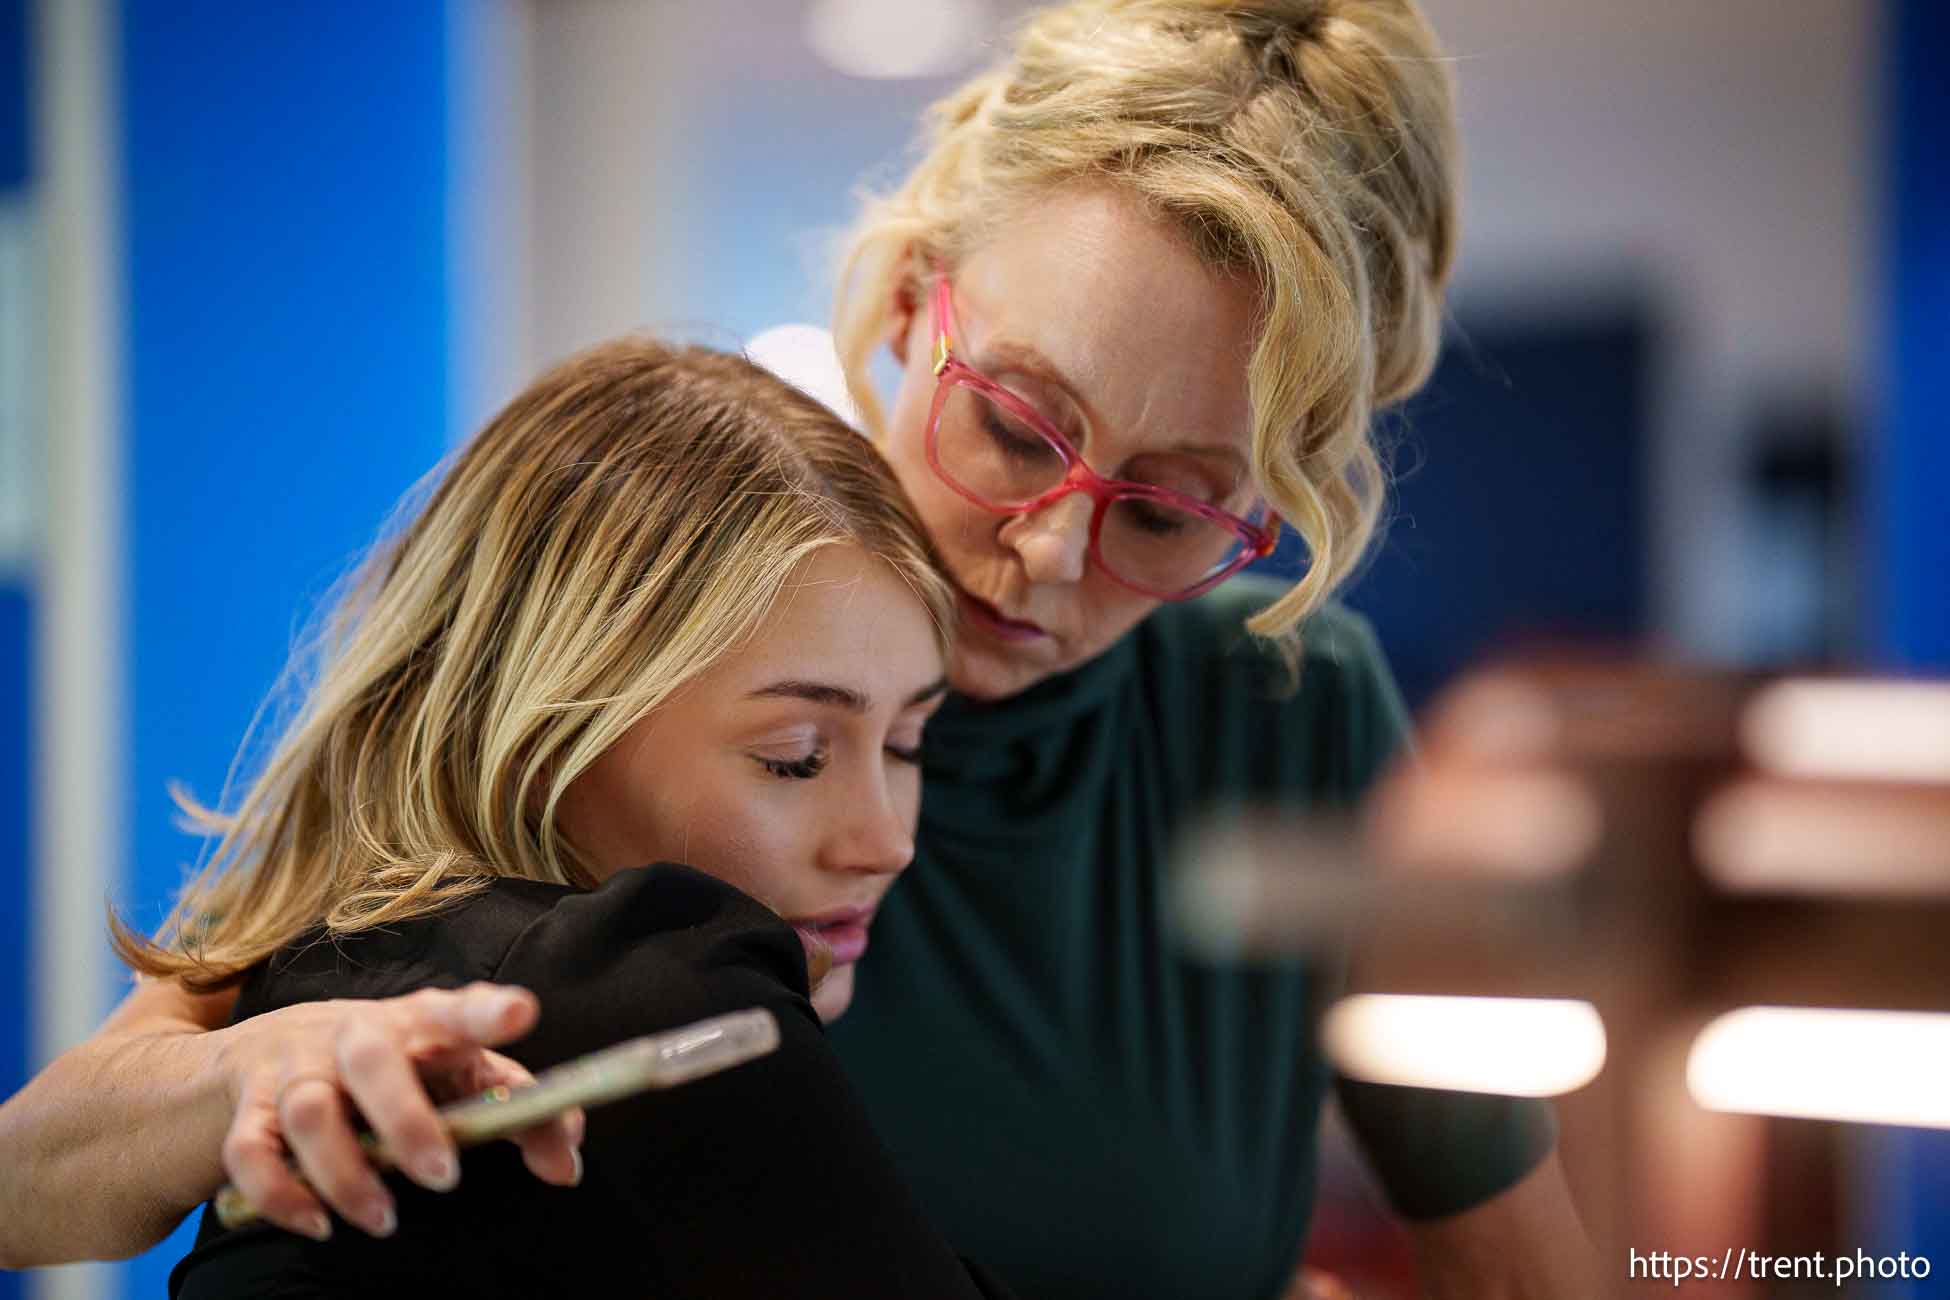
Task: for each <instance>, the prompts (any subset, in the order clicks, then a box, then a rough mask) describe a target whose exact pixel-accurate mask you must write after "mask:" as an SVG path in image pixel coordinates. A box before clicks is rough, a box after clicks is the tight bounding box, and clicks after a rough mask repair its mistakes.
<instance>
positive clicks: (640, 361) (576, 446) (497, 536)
mask: <svg viewBox="0 0 1950 1300" xmlns="http://www.w3.org/2000/svg"><path fill="white" fill-rule="evenodd" d="M837 544H849V545H854V546H858V547H861V548H862V549H863V550H865V551H866V552H868V553H869V554H871V555H873V556H875V557H877V558H879V559H881V560H882V561H884V562H885V563H887V564H888V565H889V566H890V567H891V568H892V569H893V570H894V572H895V573H896V574H897V575H898V576H899V577H900V578H902V579H903V580H904V581H905V582H906V583H907V584H908V586H909V587H910V588H911V589H912V590H913V591H914V593H915V595H916V597H917V599H919V600H920V601H921V602H922V603H923V605H925V606H926V608H927V609H928V611H929V613H930V614H931V616H932V617H933V619H934V623H935V626H936V629H937V632H938V634H939V635H940V637H941V644H942V649H943V653H944V655H945V653H946V652H947V638H948V636H949V635H950V629H952V627H953V595H952V588H950V586H949V585H948V583H947V580H946V578H945V577H943V576H942V572H941V570H940V568H939V566H938V563H937V561H936V560H935V557H934V554H933V551H932V549H931V547H930V545H929V543H928V541H927V536H926V533H925V532H924V530H923V529H922V527H921V525H920V523H919V521H918V519H916V517H915V516H914V515H913V513H912V512H911V510H910V509H909V507H908V506H907V504H906V499H905V497H904V496H903V495H902V493H901V491H900V487H899V484H898V483H897V481H896V480H895V479H894V476H893V474H892V472H891V471H890V470H889V469H888V468H887V467H886V465H885V463H884V462H883V461H882V460H881V459H880V456H879V454H878V453H877V452H876V451H875V449H874V448H873V446H872V444H871V443H869V442H868V441H867V440H866V439H864V438H862V437H861V436H860V435H859V434H858V433H856V432H855V431H853V430H852V429H851V428H849V427H847V425H846V424H844V423H843V422H842V421H841V420H840V419H839V417H837V416H836V415H834V414H833V413H832V412H830V411H828V410H827V409H826V408H825V407H824V406H822V405H820V404H819V403H818V402H817V401H815V400H813V399H812V398H811V397H808V396H806V395H805V394H803V393H801V392H799V391H797V390H796V389H793V388H791V387H789V386H788V385H787V384H785V383H784V382H783V381H782V380H779V379H777V378H776V377H774V376H772V375H771V374H769V373H767V372H766V371H764V370H762V369H760V368H759V367H758V366H756V365H755V364H753V363H752V362H750V361H748V360H747V359H745V358H743V357H736V356H728V355H725V354H722V353H717V352H712V351H709V350H706V349H702V348H695V347H673V346H668V345H665V344H663V343H659V342H655V341H652V340H648V339H626V340H620V341H617V342H613V343H608V344H605V345H602V346H599V347H596V348H593V349H591V350H589V351H587V352H585V353H582V354H581V355H579V356H576V357H574V358H572V359H570V360H569V361H567V362H564V363H563V364H561V365H559V366H557V367H556V368H554V369H553V370H551V371H549V372H548V373H547V374H545V375H544V376H542V378H540V379H539V380H537V381H536V382H535V383H534V384H533V385H532V386H530V387H529V388H528V389H527V390H526V391H525V392H523V393H522V394H521V395H520V396H518V397H516V398H515V399H514V401H512V402H511V403H510V404H509V405H508V406H507V407H506V408H505V409H504V410H503V411H502V412H501V413H500V414H499V415H497V416H496V417H495V418H494V420H493V421H492V422H490V423H489V424H488V425H487V427H486V428H485V429H483V430H482V431H481V433H480V434H479V435H478V436H476V437H475V438H474V439H473V440H472V441H471V442H470V443H469V444H468V445H467V446H466V447H464V448H463V449H462V450H461V451H459V452H458V453H457V455H456V456H455V457H454V458H453V459H452V461H451V463H450V464H449V465H448V466H447V467H446V469H445V471H444V473H443V474H441V475H440V477H439V479H438V483H437V486H435V487H434V488H433V490H432V492H431V495H430V497H429V498H428V499H427V502H426V504H425V506H424V507H423V508H422V509H420V510H419V511H417V512H416V513H414V514H413V515H411V517H410V519H409V521H408V522H407V524H406V525H405V526H404V528H403V529H400V530H398V531H397V532H396V533H395V534H394V535H393V536H391V537H389V538H385V539H382V541H381V542H380V543H379V544H378V545H377V546H376V547H375V548H374V549H373V550H372V551H371V553H370V554H369V555H368V557H367V558H366V560H365V562H364V564H363V565H362V566H361V568H360V569H359V570H358V572H357V573H356V574H354V575H353V577H352V579H351V581H350V583H349V585H348V586H347V587H346V588H345V590H344V592H343V595H342V596H341V597H340V598H339V599H338V600H337V602H336V603H335V604H334V605H333V606H331V608H330V609H329V612H328V613H327V614H326V616H325V618H324V620H323V623H322V626H321V627H320V628H319V631H318V633H317V634H316V635H315V636H314V637H313V638H312V640H311V643H310V644H309V645H308V646H307V647H305V648H304V649H302V650H301V651H300V653H299V654H298V655H297V656H295V657H294V660H293V664H292V666H291V667H290V668H288V669H287V671H286V675H285V678H284V679H283V682H282V683H281V686H282V688H283V689H285V690H287V691H289V690H294V689H298V690H302V684H301V683H302V681H303V680H304V679H305V678H306V677H308V676H309V677H311V678H314V679H315V685H313V686H312V687H311V688H310V690H309V691H308V692H307V693H306V695H305V699H304V704H303V707H302V709H301V710H300V712H299V713H298V714H297V716H296V717H295V718H294V719H293V721H292V722H291V724H290V726H289V727H288V728H287V729H286V730H285V731H284V733H283V735H282V736H281V738H280V739H279V740H278V741H277V743H276V745H275V747H274V748H273V749H272V750H271V752H270V753H269V755H268V758H267V759H266V761H265V763H264V765H263V768H262V770H261V771H260V772H259V774H258V775H257V776H256V778H255V780H254V781H253V782H252V783H251V784H250V786H249V788H248V790H247V792H246V793H245V794H244V796H243V798H242V800H241V801H240V802H239V803H238V805H237V806H236V808H235V810H234V811H232V812H228V813H224V812H219V811H216V810H213V809H209V808H205V807H202V806H200V805H198V804H197V803H195V802H194V801H193V800H191V799H190V798H189V797H188V796H187V795H185V794H182V793H180V792H179V793H178V794H177V798H178V802H179V803H180V804H181V805H182V807H183V810H184V812H185V813H186V814H187V816H188V818H189V819H190V821H191V823H192V825H193V826H194V827H196V828H198V829H200V830H202V831H203V832H204V833H205V834H207V835H210V836H212V837H214V838H215V841H216V843H215V847H214V849H213V850H212V851H211V852H210V854H209V856H208V858H207V860H206V861H205V863H204V865H203V866H202V868H201V869H200V870H199V871H198V872H197V873H196V874H195V875H194V876H193V878H192V879H191V880H190V882H189V883H188V884H187V885H186V887H185V888H184V890H183V891H182V893H181V894H180V895H179V897H178V898H177V900H176V903H175V906H174V908H173V909H172V910H171V912H170V913H169V916H168V918H167V919H166V921H165V922H164V925H163V927H162V930H161V932H160V934H159V936H158V939H157V940H156V941H154V942H151V941H149V940H146V939H144V938H143V937H142V936H140V935H139V934H136V933H135V932H133V931H132V930H130V929H129V928H128V927H127V926H126V925H124V924H123V923H122V922H121V921H120V920H119V919H118V918H115V917H114V916H113V915H111V917H110V927H111V931H112V942H113V944H114V947H115V950H116V952H117V954H118V955H119V956H121V957H122V959H123V960H124V961H125V962H127V963H128V964H129V965H130V966H132V967H133V968H135V969H136V970H137V971H138V972H141V973H143V974H146V975H152V976H174V977H178V978H181V979H182V980H183V982H184V983H185V984H186V985H187V986H189V987H191V988H195V989H210V988H217V987H222V986H224V985H227V984H231V983H234V982H235V981H236V980H237V979H238V978H240V977H241V975H242V973H243V972H244V971H245V970H246V969H248V968H249V967H250V966H252V965H254V964H255V963H257V962H258V961H261V960H263V959H264V958H265V957H267V956H268V955H269V954H270V953H272V952H274V951H276V950H277V949H278V948H280V947H282V946H283V945H285V944H287V943H290V942H292V941H293V940H295V939H296V938H298V937H299V936H300V935H302V934H304V933H305V932H307V931H308V930H311V929H314V928H316V927H319V926H321V925H322V926H323V927H324V930H325V932H326V934H327V935H328V936H330V935H338V934H346V933H350V932H353V931H358V930H363V929H368V928H371V927H373V926H378V925H385V924H389V923H394V922H399V921H404V920H407V919H410V918H412V917H417V916H422V915H426V914H428V913H430V912H433V911H437V910H439V909H440V908H443V907H445V906H448V905H450V904H452V903H454V902H456V901H458V900H460V899H462V898H465V897H467V896H469V895H470V894H472V893H475V892H477V891H478V890H480V889H481V888H483V887H484V886H485V884H486V883H487V881H488V880H489V879H491V878H492V877H495V876H518V877H522V878H525V879H530V880H540V881H549V882H553V883H557V884H567V885H574V886H580V887H588V886H591V885H593V884H594V883H595V877H594V876H593V874H592V872H591V870H590V867H589V864H588V863H587V862H586V861H585V860H584V858H583V856H582V855H581V854H580V853H579V852H578V851H577V849H576V847H575V846H574V845H573V844H572V843H570V842H569V841H568V839H567V838H566V837H565V836H564V835H563V833H562V831H561V829H560V828H559V827H558V825H557V823H556V810H557V808H558V806H559V804H560V802H561V799H562V796H563V793H564V791H565V790H566V789H567V788H568V786H569V784H570V783H571V782H573V781H574V780H575V779H576V777H577V776H578V775H579V774H581V773H582V772H583V771H584V770H585V769H586V768H588V767H589V765H590V764H591V763H593V762H594V761H595V760H596V758H597V757H598V756H600V755H601V754H602V753H603V752H604V751H605V750H606V749H608V748H609V747H610V746H611V745H612V744H614V743H615V742H616V740H617V739H618V738H619V737H621V736H622V735H623V733H624V732H625V731H627V730H628V729H629V728H630V727H631V726H632V725H633V724H634V723H635V722H637V721H638V720H639V719H641V718H642V717H644V716H645V715H646V714H648V713H649V712H650V711H651V710H652V709H655V708H656V707H657V706H658V705H659V704H660V703H662V702H663V701H664V700H666V699H668V698H669V697H670V696H671V694H672V693H674V692H675V691H677V690H679V689H681V688H682V687H683V686H684V685H685V684H686V683H688V682H690V681H692V680H694V679H695V678H697V677H698V676H699V675H700V674H702V673H704V672H705V671H707V670H708V669H709V668H710V667H711V666H712V665H713V664H715V663H716V662H718V661H719V660H720V659H721V658H722V657H723V656H724V655H725V654H726V653H728V652H729V651H730V650H732V649H734V648H735V647H737V646H738V645H740V644H741V643H743V642H745V641H746V640H747V639H748V638H749V637H751V636H752V635H753V634H754V633H755V632H756V631H757V630H758V629H759V627H760V626H761V624H762V623H763V621H764V619H765V617H766V614H767V612H768V611H769V610H770V609H771V607H772V605H773V602H774V601H775V599H776V597H777V596H778V593H779V592H780V590H781V589H782V588H783V587H784V585H785V583H786V582H787V580H788V578H789V576H790V575H791V573H792V572H793V570H794V569H795V568H796V567H797V566H798V565H799V564H800V563H801V562H802V561H803V560H805V559H806V558H807V557H808V556H809V555H811V554H813V553H814V552H815V551H817V550H819V549H820V548H822V547H826V546H832V545H837Z"/></svg>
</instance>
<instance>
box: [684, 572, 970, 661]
mask: <svg viewBox="0 0 1950 1300" xmlns="http://www.w3.org/2000/svg"><path fill="white" fill-rule="evenodd" d="M940 672H941V651H940V646H939V644H938V643H937V641H936V639H935V632H934V624H933V622H932V619H931V616H930V615H929V613H928V610H927V607H926V606H925V605H924V604H922V603H921V599H920V597H918V596H916V595H915V594H914V592H913V591H912V590H911V589H910V588H909V587H908V586H907V584H906V583H905V582H903V581H902V580H901V578H900V577H899V576H898V575H897V574H896V573H895V572H894V571H893V570H892V569H891V568H890V567H888V565H887V564H886V563H885V562H884V561H882V560H880V559H878V558H877V557H875V556H872V555H869V554H868V553H867V552H865V551H863V550H861V549H860V548H858V547H856V546H851V545H833V546H826V547H822V548H820V549H819V550H817V551H815V552H813V553H812V554H811V555H809V556H807V557H806V558H805V559H804V560H802V561H801V562H800V563H799V565H798V566H797V567H796V568H795V569H794V570H793V572H792V574H791V576H790V577H788V578H787V579H786V582H785V586H784V589H783V590H782V591H781V592H780V593H779V598H778V601H777V603H776V604H774V605H773V606H772V609H771V611H770V612H769V613H768V615H767V616H766V618H765V621H764V622H763V623H761V624H760V625H759V628H758V631H757V634H756V635H755V636H753V638H752V639H751V640H750V641H748V642H746V643H745V644H744V645H742V646H740V647H738V648H737V649H736V650H734V651H732V652H731V654H730V655H728V656H727V657H726V658H725V659H724V660H722V661H721V662H720V663H719V664H718V665H717V667H716V669H714V670H713V672H712V673H711V674H710V676H711V678H713V679H714V682H715V684H717V685H720V686H721V687H722V688H723V689H725V690H727V691H731V692H734V693H736V692H742V691H744V690H748V689H750V688H751V686H752V685H753V684H754V683H762V682H765V681H771V680H775V679H782V678H791V679H799V678H809V677H814V676H818V677H821V678H825V679H830V680H831V681H832V682H835V683H842V684H846V685H849V686H854V687H856V688H861V689H862V693H863V694H867V695H870V696H872V697H874V698H875V699H880V698H882V697H887V698H902V699H904V698H906V696H908V695H909V694H911V693H912V692H913V691H915V690H916V689H918V688H919V687H921V686H924V685H926V684H927V683H928V682H930V681H932V680H933V679H934V678H935V677H937V676H939V675H940Z"/></svg>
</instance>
